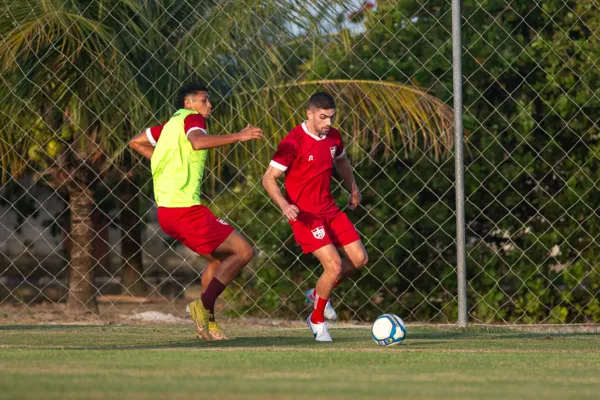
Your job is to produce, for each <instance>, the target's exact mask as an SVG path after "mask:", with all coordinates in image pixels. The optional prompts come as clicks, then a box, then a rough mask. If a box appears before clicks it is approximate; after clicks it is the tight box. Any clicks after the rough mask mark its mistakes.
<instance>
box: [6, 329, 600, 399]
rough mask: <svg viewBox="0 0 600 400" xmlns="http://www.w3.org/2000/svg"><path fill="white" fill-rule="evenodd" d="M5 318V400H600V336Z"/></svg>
mask: <svg viewBox="0 0 600 400" xmlns="http://www.w3.org/2000/svg"><path fill="white" fill-rule="evenodd" d="M230 332H231V333H232V334H233V335H234V336H235V339H233V340H230V341H228V342H215V343H211V344H206V343H203V342H201V341H199V340H198V339H196V338H195V337H194V336H193V335H192V328H190V327H148V326H139V327H122V326H117V327H113V326H37V325H36V326H6V325H4V326H0V398H6V399H22V398H25V399H71V398H85V399H100V398H102V399H105V398H106V399H159V398H160V399H184V398H186V399H187V398H190V399H192V398H197V399H263V398H280V399H391V398H411V399H488V398H489V399H492V398H498V399H500V398H502V399H516V398H523V399H531V398H541V399H544V400H549V399H567V398H574V399H575V398H576V399H586V398H588V399H597V398H598V396H600V335H598V334H582V333H579V334H551V335H550V336H548V334H546V333H544V334H533V333H526V332H518V331H509V330H496V329H494V330H490V329H469V330H459V329H452V328H442V329H436V328H416V327H415V328H411V327H410V326H409V327H408V334H409V336H408V338H407V339H406V341H405V343H403V344H401V345H400V346H396V347H391V348H380V347H378V346H377V345H376V344H375V343H374V342H373V341H372V340H371V338H370V332H369V331H368V330H367V329H361V328H339V329H332V330H331V332H332V336H333V337H334V339H335V342H334V343H333V344H323V343H315V342H314V341H313V340H312V338H311V336H310V335H309V334H308V331H307V330H306V329H289V328H288V329H283V328H243V329H241V328H238V329H237V330H236V329H232V330H231V331H230Z"/></svg>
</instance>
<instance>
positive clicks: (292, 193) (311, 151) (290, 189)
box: [271, 122, 344, 217]
mask: <svg viewBox="0 0 600 400" xmlns="http://www.w3.org/2000/svg"><path fill="white" fill-rule="evenodd" d="M343 156H344V145H343V144H342V136H341V135H340V132H339V131H338V130H337V129H333V128H331V129H330V130H329V132H328V133H327V135H325V136H323V137H318V136H315V135H313V134H312V133H311V132H310V131H309V130H308V127H307V126H306V122H304V123H302V124H301V125H298V126H297V127H295V128H294V129H292V130H291V131H290V133H288V134H287V136H286V137H285V138H284V139H283V140H282V141H281V143H279V147H278V148H277V151H276V152H275V155H274V156H273V159H272V160H271V166H273V167H275V168H277V169H279V170H281V171H285V191H286V198H287V200H288V202H289V203H290V204H295V205H296V206H297V207H298V208H299V209H300V211H301V212H308V213H312V214H315V215H318V216H324V217H330V216H333V215H335V214H336V213H337V212H339V208H338V207H337V206H336V205H335V201H334V200H333V195H332V193H331V175H332V173H333V161H334V160H337V159H340V158H341V157H343Z"/></svg>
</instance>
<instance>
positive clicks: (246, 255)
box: [237, 243, 254, 265]
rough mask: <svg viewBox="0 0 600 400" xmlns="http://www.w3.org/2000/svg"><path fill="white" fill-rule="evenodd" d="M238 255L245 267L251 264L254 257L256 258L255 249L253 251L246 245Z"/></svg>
mask: <svg viewBox="0 0 600 400" xmlns="http://www.w3.org/2000/svg"><path fill="white" fill-rule="evenodd" d="M237 255H238V257H239V258H240V260H241V261H242V263H243V265H246V264H248V263H249V262H250V260H252V257H254V249H252V247H250V245H249V244H248V243H246V244H245V245H244V246H242V247H241V248H240V250H239V251H238V254H237Z"/></svg>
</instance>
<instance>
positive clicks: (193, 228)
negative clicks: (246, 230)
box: [158, 205, 233, 254]
mask: <svg viewBox="0 0 600 400" xmlns="http://www.w3.org/2000/svg"><path fill="white" fill-rule="evenodd" d="M158 223H159V224H160V227H161V228H162V229H163V231H165V233H166V234H167V235H169V236H171V237H172V238H173V239H177V240H178V241H180V242H181V243H183V244H184V245H186V246H187V247H189V248H190V249H191V250H193V251H195V252H196V253H198V254H210V253H212V252H213V251H215V250H216V249H217V247H219V246H220V245H221V243H223V242H224V241H225V239H227V238H228V237H229V235H231V232H233V228H232V227H231V226H229V225H228V224H227V223H226V222H225V221H223V220H222V219H220V218H217V217H215V215H214V214H213V213H212V212H211V211H210V209H209V208H207V207H205V206H202V205H197V206H192V207H181V208H172V207H158Z"/></svg>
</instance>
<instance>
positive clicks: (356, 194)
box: [335, 152, 362, 210]
mask: <svg viewBox="0 0 600 400" xmlns="http://www.w3.org/2000/svg"><path fill="white" fill-rule="evenodd" d="M335 169H336V171H337V173H338V174H339V175H340V177H341V178H342V180H343V181H344V185H345V186H346V187H347V188H348V190H349V191H350V197H349V199H348V203H349V204H350V205H349V206H348V208H350V209H351V210H355V209H356V208H357V207H358V205H359V204H360V201H361V200H362V195H361V194H360V190H359V189H358V185H357V184H356V180H355V179H354V173H353V172H352V165H350V160H348V157H347V156H346V153H345V152H344V153H342V155H341V156H339V157H338V158H336V160H335Z"/></svg>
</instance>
